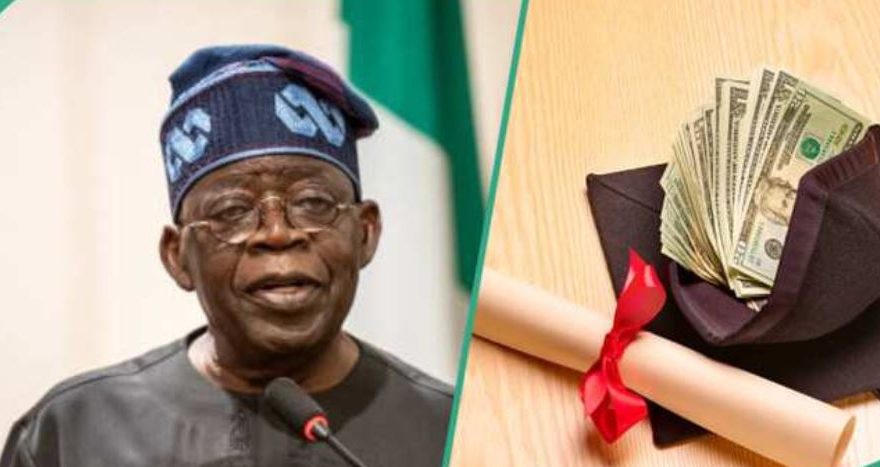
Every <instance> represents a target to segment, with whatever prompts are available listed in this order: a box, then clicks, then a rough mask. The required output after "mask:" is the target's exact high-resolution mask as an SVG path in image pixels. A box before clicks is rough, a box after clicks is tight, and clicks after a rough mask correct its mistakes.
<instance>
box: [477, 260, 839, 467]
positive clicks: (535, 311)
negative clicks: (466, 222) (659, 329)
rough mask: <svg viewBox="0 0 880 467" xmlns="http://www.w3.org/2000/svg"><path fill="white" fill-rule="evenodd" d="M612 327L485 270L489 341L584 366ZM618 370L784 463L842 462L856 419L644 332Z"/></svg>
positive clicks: (681, 411)
mask: <svg viewBox="0 0 880 467" xmlns="http://www.w3.org/2000/svg"><path fill="white" fill-rule="evenodd" d="M611 324H612V321H611V318H610V317H609V316H606V315H604V314H602V313H599V312H596V311H592V310H587V309H584V308H583V307H580V306H577V305H574V304H572V303H569V302H566V301H564V300H562V299H560V298H557V297H555V296H553V295H551V294H549V293H547V292H544V291H542V290H540V289H538V288H536V287H533V286H530V285H528V284H525V283H522V282H519V281H517V280H514V279H511V278H509V277H505V276H503V275H501V274H499V273H497V272H494V271H492V270H490V269H486V270H485V271H484V272H483V276H482V282H481V285H480V297H479V302H478V310H477V314H476V317H475V322H474V333H475V334H477V335H479V336H481V337H483V338H485V339H488V340H490V341H493V342H496V343H498V344H501V345H504V346H506V347H510V348H513V349H516V350H518V351H521V352H523V353H526V354H529V355H532V356H535V357H538V358H540V359H543V360H547V361H550V362H553V363H556V364H558V365H562V366H565V367H568V368H571V369H574V370H577V371H581V372H582V371H586V369H587V368H589V367H590V365H592V363H593V361H594V360H596V358H597V357H598V355H599V350H600V349H601V347H602V342H603V340H604V338H605V333H607V332H608V330H609V329H611ZM620 373H621V377H622V378H623V382H624V384H626V386H627V387H629V388H630V389H632V390H634V391H636V392H638V393H640V394H642V395H643V396H644V397H646V398H648V399H650V400H652V401H654V402H656V403H657V404H660V405H662V406H663V407H666V408H667V409H669V410H671V411H672V412H675V413H676V414H678V415H680V416H682V417H684V418H686V419H688V420H690V421H692V422H694V423H696V424H698V425H700V426H703V427H705V428H707V429H708V430H710V431H712V432H714V433H716V434H718V435H720V436H723V437H725V438H727V439H729V440H731V441H733V442H735V443H737V444H740V445H742V446H744V447H746V448H748V449H751V450H752V451H755V452H757V453H759V454H762V455H764V456H766V457H769V458H771V459H773V460H776V461H778V462H781V463H783V464H786V465H794V466H831V465H836V464H837V463H838V462H839V461H840V458H841V457H842V456H843V453H844V451H845V450H846V446H847V444H848V443H849V439H850V437H851V436H852V432H853V428H854V425H855V420H854V418H853V416H852V415H850V414H847V413H846V412H844V411H843V410H840V409H838V408H836V407H834V406H832V405H829V404H826V403H824V402H822V401H819V400H817V399H813V398H811V397H808V396H806V395H804V394H801V393H799V392H796V391H793V390H791V389H789V388H786V387H785V386H782V385H779V384H777V383H774V382H772V381H769V380H766V379H764V378H761V377H759V376H757V375H755V374H752V373H749V372H746V371H743V370H740V369H738V368H734V367H732V366H729V365H726V364H723V363H720V362H717V361H714V360H711V359H709V358H707V357H705V356H704V355H702V354H700V353H697V352H695V351H693V350H691V349H689V348H687V347H684V346H682V345H679V344H677V343H675V342H672V341H670V340H667V339H664V338H662V337H660V336H657V335H654V334H651V333H649V332H646V331H643V332H641V333H639V335H638V337H637V338H636V340H635V341H633V343H632V344H630V345H629V347H627V348H626V351H625V352H624V355H623V358H622V359H621V361H620ZM574 394H575V392H574V391H573V392H572V397H575V396H574Z"/></svg>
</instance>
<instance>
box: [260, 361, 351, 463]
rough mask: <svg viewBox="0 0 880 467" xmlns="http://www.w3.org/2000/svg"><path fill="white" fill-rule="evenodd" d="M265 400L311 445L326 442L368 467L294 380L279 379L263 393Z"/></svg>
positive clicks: (342, 455)
mask: <svg viewBox="0 0 880 467" xmlns="http://www.w3.org/2000/svg"><path fill="white" fill-rule="evenodd" d="M263 399H264V400H265V401H266V403H267V404H268V405H269V407H271V408H272V410H274V411H275V413H277V414H278V415H279V416H281V418H282V419H283V420H284V421H285V422H287V423H289V424H290V426H291V427H293V429H294V431H296V432H297V433H298V434H299V435H300V436H301V437H302V438H303V439H305V440H306V441H308V442H310V443H315V442H318V441H324V442H326V443H327V444H329V445H330V447H331V448H333V450H334V451H336V453H337V454H339V455H340V456H341V457H342V458H343V459H345V460H346V462H348V463H349V464H350V465H353V466H354V467H366V466H365V465H364V463H363V462H361V461H360V459H358V458H357V456H355V455H354V454H352V452H351V451H349V450H348V448H346V447H345V445H343V444H342V442H340V441H339V439H337V438H336V437H335V436H333V434H332V433H331V432H330V423H329V422H328V421H327V415H326V414H324V410H323V409H322V408H321V406H319V405H318V403H317V402H315V400H314V399H312V398H311V396H309V395H308V394H307V393H306V392H305V391H303V389H302V388H301V387H299V385H298V384H296V382H294V381H293V380H292V379H290V378H275V379H274V380H272V382H270V383H269V385H268V386H266V390H265V391H263Z"/></svg>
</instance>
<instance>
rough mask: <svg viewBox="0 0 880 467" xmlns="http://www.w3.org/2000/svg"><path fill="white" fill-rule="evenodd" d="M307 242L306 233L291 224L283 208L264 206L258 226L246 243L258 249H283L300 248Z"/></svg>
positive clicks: (307, 236)
mask: <svg viewBox="0 0 880 467" xmlns="http://www.w3.org/2000/svg"><path fill="white" fill-rule="evenodd" d="M308 242H309V235H308V233H307V232H306V231H304V230H302V229H298V228H294V227H293V226H291V225H290V223H289V222H288V220H287V216H286V215H285V213H284V210H283V209H279V208H277V207H273V208H269V207H266V206H264V208H263V212H262V219H261V222H260V226H259V227H258V228H257V231H256V232H254V235H253V236H252V237H251V238H250V241H249V242H248V244H249V247H250V248H253V249H258V250H283V249H286V248H294V247H297V248H302V247H304V246H305V245H306V244H308Z"/></svg>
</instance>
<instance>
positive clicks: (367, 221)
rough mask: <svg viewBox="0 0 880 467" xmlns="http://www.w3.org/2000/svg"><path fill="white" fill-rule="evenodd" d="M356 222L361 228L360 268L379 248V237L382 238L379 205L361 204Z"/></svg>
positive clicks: (373, 202)
mask: <svg viewBox="0 0 880 467" xmlns="http://www.w3.org/2000/svg"><path fill="white" fill-rule="evenodd" d="M358 220H359V221H360V226H361V267H364V266H366V265H368V264H370V261H372V259H373V255H375V254H376V248H377V247H378V246H379V237H381V236H382V213H381V212H379V205H378V204H376V202H375V201H372V200H366V201H364V202H362V203H361V204H360V210H359V213H358Z"/></svg>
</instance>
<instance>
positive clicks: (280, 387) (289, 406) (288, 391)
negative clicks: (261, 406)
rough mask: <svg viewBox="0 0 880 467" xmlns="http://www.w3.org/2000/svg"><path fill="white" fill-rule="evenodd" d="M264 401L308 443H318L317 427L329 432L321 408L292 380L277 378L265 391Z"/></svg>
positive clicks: (319, 435) (325, 417) (319, 434)
mask: <svg viewBox="0 0 880 467" xmlns="http://www.w3.org/2000/svg"><path fill="white" fill-rule="evenodd" d="M263 399H264V400H265V401H266V403H267V404H268V405H269V407H271V408H272V410H274V411H275V412H276V413H277V414H278V415H279V416H281V418H282V419H283V420H284V421H285V422H287V423H289V424H291V425H292V426H293V428H294V430H295V431H297V432H299V434H300V436H302V437H303V438H305V439H306V441H317V440H318V438H319V437H321V433H320V430H319V433H315V426H316V425H323V427H322V428H324V432H329V429H328V427H329V424H328V423H327V416H326V415H325V414H324V410H323V409H321V406H319V405H318V403H317V402H315V400H314V399H312V397H311V396H309V395H308V393H306V392H305V391H303V389H302V388H301V387H299V385H298V384H296V382H294V381H293V380H292V379H290V378H275V379H274V380H272V382H270V383H269V385H268V386H266V389H265V391H263Z"/></svg>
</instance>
